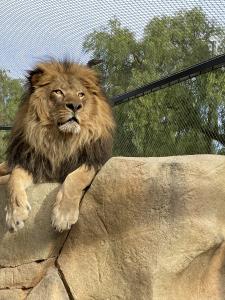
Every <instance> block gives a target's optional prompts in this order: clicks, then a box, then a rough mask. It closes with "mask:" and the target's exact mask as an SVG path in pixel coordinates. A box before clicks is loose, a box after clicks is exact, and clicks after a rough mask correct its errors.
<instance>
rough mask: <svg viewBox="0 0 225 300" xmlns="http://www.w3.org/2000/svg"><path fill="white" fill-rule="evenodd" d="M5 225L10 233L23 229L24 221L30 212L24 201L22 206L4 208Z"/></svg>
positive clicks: (28, 205)
mask: <svg viewBox="0 0 225 300" xmlns="http://www.w3.org/2000/svg"><path fill="white" fill-rule="evenodd" d="M5 210H6V225H7V227H8V229H9V231H10V232H16V231H17V230H19V229H21V228H23V227H24V221H25V220H26V219H27V218H28V215H29V212H30V210H31V207H30V204H29V203H28V202H27V201H26V202H25V203H23V205H16V206H11V205H9V206H8V207H6V208H5Z"/></svg>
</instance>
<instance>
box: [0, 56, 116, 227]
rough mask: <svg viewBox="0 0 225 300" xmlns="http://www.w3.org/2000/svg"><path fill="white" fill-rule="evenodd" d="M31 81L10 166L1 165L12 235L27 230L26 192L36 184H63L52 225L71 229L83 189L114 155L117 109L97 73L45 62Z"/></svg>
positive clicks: (17, 123) (14, 131) (15, 132)
mask: <svg viewBox="0 0 225 300" xmlns="http://www.w3.org/2000/svg"><path fill="white" fill-rule="evenodd" d="M27 79H28V81H27V92H26V94H25V96H24V99H23V101H22V103H21V105H20V108H19V111H18V113H17V115H16V119H15V123H14V126H13V129H12V132H11V138H10V141H9V145H8V148H7V163H5V164H3V165H1V166H0V171H1V170H2V171H1V172H0V175H5V177H4V178H3V179H2V181H0V183H1V182H2V183H5V182H6V181H7V180H9V183H8V191H9V203H8V205H7V209H6V223H7V226H8V228H9V229H10V230H11V231H17V230H18V229H20V228H22V227H23V226H24V221H25V220H26V219H27V218H28V215H29V211H30V209H31V207H30V204H29V202H28V200H27V195H26V192H25V190H26V188H27V187H28V186H29V185H30V184H31V183H32V182H43V181H60V182H63V184H62V187H61V189H60V190H59V192H58V195H57V197H56V203H55V206H54V209H53V213H52V224H53V226H54V227H55V228H56V229H57V230H58V231H62V230H67V229H69V228H70V227H71V225H72V224H74V223H75V222H76V221H77V219H78V215H79V203H80V200H81V198H82V195H83V191H84V189H85V188H86V187H87V186H88V185H90V183H91V181H92V180H93V178H94V176H95V174H96V172H97V170H98V169H99V168H100V167H101V166H102V165H103V164H104V163H105V162H106V161H107V159H108V158H109V157H110V155H111V148H112V135H113V130H114V120H113V116H112V111H111V108H110V105H109V103H108V102H107V100H106V98H105V97H104V95H103V93H102V91H101V88H100V85H99V82H98V79H97V76H96V74H95V72H94V71H93V70H91V69H89V68H87V67H85V66H82V65H78V64H75V63H72V62H68V61H63V62H60V61H55V60H51V61H47V62H42V63H40V64H39V65H37V67H36V68H35V69H34V70H32V71H30V72H29V75H28V77H27ZM9 172H11V175H10V177H9V176H8V175H6V174H8V173H9ZM8 177H9V178H8Z"/></svg>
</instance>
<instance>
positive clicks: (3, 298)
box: [0, 289, 28, 300]
mask: <svg viewBox="0 0 225 300" xmlns="http://www.w3.org/2000/svg"><path fill="white" fill-rule="evenodd" d="M27 293H28V292H27V291H22V290H18V289H13V290H0V300H24V299H26V296H27Z"/></svg>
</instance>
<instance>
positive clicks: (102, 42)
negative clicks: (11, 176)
mask: <svg viewBox="0 0 225 300" xmlns="http://www.w3.org/2000/svg"><path fill="white" fill-rule="evenodd" d="M0 9H1V24H0V39H1V45H0V54H1V55H0V123H1V124H11V123H12V121H13V118H14V114H15V111H16V109H17V106H18V103H19V102H20V97H21V95H22V84H23V77H24V75H25V70H26V69H29V68H30V67H32V66H33V65H34V63H35V62H37V61H38V59H42V58H46V57H48V56H53V57H54V58H63V57H65V56H66V57H69V58H71V59H73V60H75V61H77V62H81V63H86V62H87V61H88V60H89V59H90V58H95V59H98V60H101V61H102V63H101V64H100V65H98V66H96V67H95V68H96V70H97V71H98V72H99V73H100V74H101V78H102V85H103V88H104V90H105V92H106V95H107V96H108V97H109V98H111V99H112V98H113V97H115V96H117V95H118V94H121V93H125V92H127V91H131V90H133V89H136V88H137V87H139V86H142V85H144V84H148V83H149V82H152V81H155V80H158V79H160V78H162V77H164V76H168V75H170V74H171V73H174V72H178V71H180V70H182V69H184V68H186V67H190V66H192V65H193V64H196V63H199V62H201V61H204V60H207V59H210V58H213V57H216V56H217V55H221V54H224V53H225V21H224V15H225V0H220V1H209V0H193V1H183V0H181V1H173V0H167V1H145V0H139V1H134V0H132V1H131V0H129V1H122V0H114V1H109V0H107V1H106V0H103V1H91V0H90V1H83V2H78V1H72V0H70V1H68V0H67V1H66V0H63V1H56V0H50V1H40V0H38V1H32V0H23V1H13V0H7V1H6V0H4V1H1V3H0ZM224 82H225V71H224V69H223V68H220V69H218V70H214V71H212V72H209V73H207V74H204V75H201V76H199V77H196V78H195V77H194V78H192V79H189V80H187V81H185V82H180V83H178V84H176V85H174V86H171V87H166V88H165V89H163V90H160V91H157V92H155V93H151V94H149V95H145V96H143V97H141V98H138V99H133V100H132V101H130V102H127V103H124V104H120V105H117V106H116V107H114V112H115V118H116V121H117V124H118V125H117V131H116V135H115V144H114V155H126V156H164V155H182V154H195V153H216V154H223V153H224V152H225V150H224V145H225V131H224V130H225V128H224V126H225V125H224V124H225V123H224V121H225V120H224V118H225V97H224V95H225V84H224ZM0 135H1V142H0V159H3V158H4V149H5V144H6V142H7V135H8V133H7V132H5V131H4V132H0Z"/></svg>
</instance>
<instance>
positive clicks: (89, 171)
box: [52, 165, 96, 231]
mask: <svg viewBox="0 0 225 300" xmlns="http://www.w3.org/2000/svg"><path fill="white" fill-rule="evenodd" d="M95 174H96V170H95V169H94V168H87V167H86V166H85V165H82V166H81V167H79V168H78V169H76V170H75V171H74V172H72V173H70V174H69V175H68V176H67V177H66V179H65V181H64V183H63V184H62V187H61V189H60V190H59V192H58V195H57V197H56V203H55V205H54V208H53V213H52V225H53V226H54V227H55V228H56V230H58V231H63V230H68V229H70V228H71V225H73V224H75V223H76V222H77V219H78V216H79V204H80V200H81V198H82V196H83V193H84V189H85V188H86V187H87V186H88V185H90V184H91V182H92V180H93V178H94V176H95Z"/></svg>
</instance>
